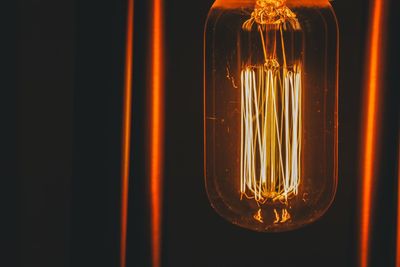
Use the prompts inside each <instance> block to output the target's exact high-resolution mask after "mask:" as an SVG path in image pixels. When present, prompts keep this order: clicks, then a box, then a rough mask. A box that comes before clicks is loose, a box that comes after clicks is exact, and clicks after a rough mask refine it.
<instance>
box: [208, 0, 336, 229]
mask: <svg viewBox="0 0 400 267" xmlns="http://www.w3.org/2000/svg"><path fill="white" fill-rule="evenodd" d="M204 70H205V85H204V86H205V89H204V90H205V114H204V116H205V118H204V119H205V182H206V189H207V193H208V196H209V199H210V202H211V204H212V206H213V207H214V209H215V210H216V211H217V212H218V213H219V214H220V215H221V216H222V217H224V218H225V219H227V220H228V221H230V222H232V223H234V224H236V225H239V226H242V227H245V228H248V229H252V230H256V231H262V232H276V231H285V230H290V229H295V228H299V227H301V226H303V225H306V224H308V223H311V222H313V221H315V220H316V219H318V218H319V217H321V216H322V215H323V213H324V212H325V211H326V210H327V209H328V207H329V206H330V204H331V203H332V201H333V198H334V195H335V192H336V186H337V100H338V99H337V94H338V88H337V86H338V84H337V81H338V28H337V21H336V17H335V15H334V12H333V9H332V7H331V6H330V4H329V2H328V1H324V0H299V1H295V0H288V1H284V0H258V1H256V0H217V1H216V2H215V3H214V5H213V7H212V8H211V10H210V12H209V15H208V18H207V23H206V26H205V68H204Z"/></svg>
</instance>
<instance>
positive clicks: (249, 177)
mask: <svg viewBox="0 0 400 267" xmlns="http://www.w3.org/2000/svg"><path fill="white" fill-rule="evenodd" d="M301 90H302V88H301V68H300V66H299V65H296V66H295V67H294V68H293V70H288V69H287V68H285V67H284V69H283V79H282V80H281V79H280V72H279V71H278V70H277V69H275V68H274V67H268V66H256V67H246V68H245V69H244V70H242V72H241V153H240V154H241V158H240V169H241V170H240V192H241V195H242V196H243V195H244V196H246V197H247V198H252V199H255V200H256V201H257V203H261V204H262V203H265V202H266V201H267V200H268V199H272V200H273V201H275V200H279V201H282V202H285V201H287V200H288V198H289V197H291V196H293V195H297V194H298V188H299V184H300V180H301V177H300V156H301V126H302V122H301Z"/></svg>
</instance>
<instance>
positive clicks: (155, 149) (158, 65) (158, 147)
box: [150, 0, 164, 267]
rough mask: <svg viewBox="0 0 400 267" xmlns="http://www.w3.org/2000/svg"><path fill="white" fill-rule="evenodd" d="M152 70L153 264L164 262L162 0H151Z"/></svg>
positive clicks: (151, 185) (157, 264)
mask: <svg viewBox="0 0 400 267" xmlns="http://www.w3.org/2000/svg"><path fill="white" fill-rule="evenodd" d="M150 17H151V25H152V28H151V47H152V48H151V70H150V116H151V117H150V205H151V232H152V233H151V236H152V237H151V248H152V263H153V265H152V266H153V267H160V266H161V238H162V233H161V221H162V180H163V177H162V173H163V153H164V151H163V145H164V144H163V133H164V117H163V113H164V86H163V84H164V73H163V71H164V70H163V68H164V54H163V53H164V51H163V41H164V37H163V36H164V35H163V31H164V29H163V20H164V18H163V1H162V0H152V10H151V13H150Z"/></svg>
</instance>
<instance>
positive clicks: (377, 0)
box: [359, 0, 385, 267]
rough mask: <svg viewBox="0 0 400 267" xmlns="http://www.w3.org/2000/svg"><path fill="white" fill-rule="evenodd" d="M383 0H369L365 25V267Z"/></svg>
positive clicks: (365, 264)
mask: <svg viewBox="0 0 400 267" xmlns="http://www.w3.org/2000/svg"><path fill="white" fill-rule="evenodd" d="M384 11H385V0H372V2H371V16H370V20H369V21H370V25H369V37H368V44H369V46H368V48H367V49H368V50H367V58H366V63H367V68H366V75H365V77H366V80H365V84H364V88H365V90H366V95H365V100H364V110H365V112H364V114H365V119H364V126H363V133H364V134H365V135H364V139H363V145H362V147H363V149H362V155H363V156H362V182H361V221H360V223H361V227H360V248H359V249H360V258H359V263H360V267H368V261H369V252H370V234H371V233H370V232H371V219H372V210H373V209H372V205H373V193H374V192H373V185H374V183H375V181H374V176H375V172H376V164H375V162H376V153H377V139H378V134H379V132H378V130H379V127H380V125H379V118H378V114H379V93H380V92H381V89H382V88H381V82H382V77H381V76H382V72H383V71H382V69H383V58H384V56H383V53H382V51H383V50H384V48H383V39H384V38H383V37H384V32H385V28H384V24H385V19H384Z"/></svg>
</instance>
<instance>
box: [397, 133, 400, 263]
mask: <svg viewBox="0 0 400 267" xmlns="http://www.w3.org/2000/svg"><path fill="white" fill-rule="evenodd" d="M398 157H399V158H398V160H397V249H396V266H400V136H399V152H398Z"/></svg>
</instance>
